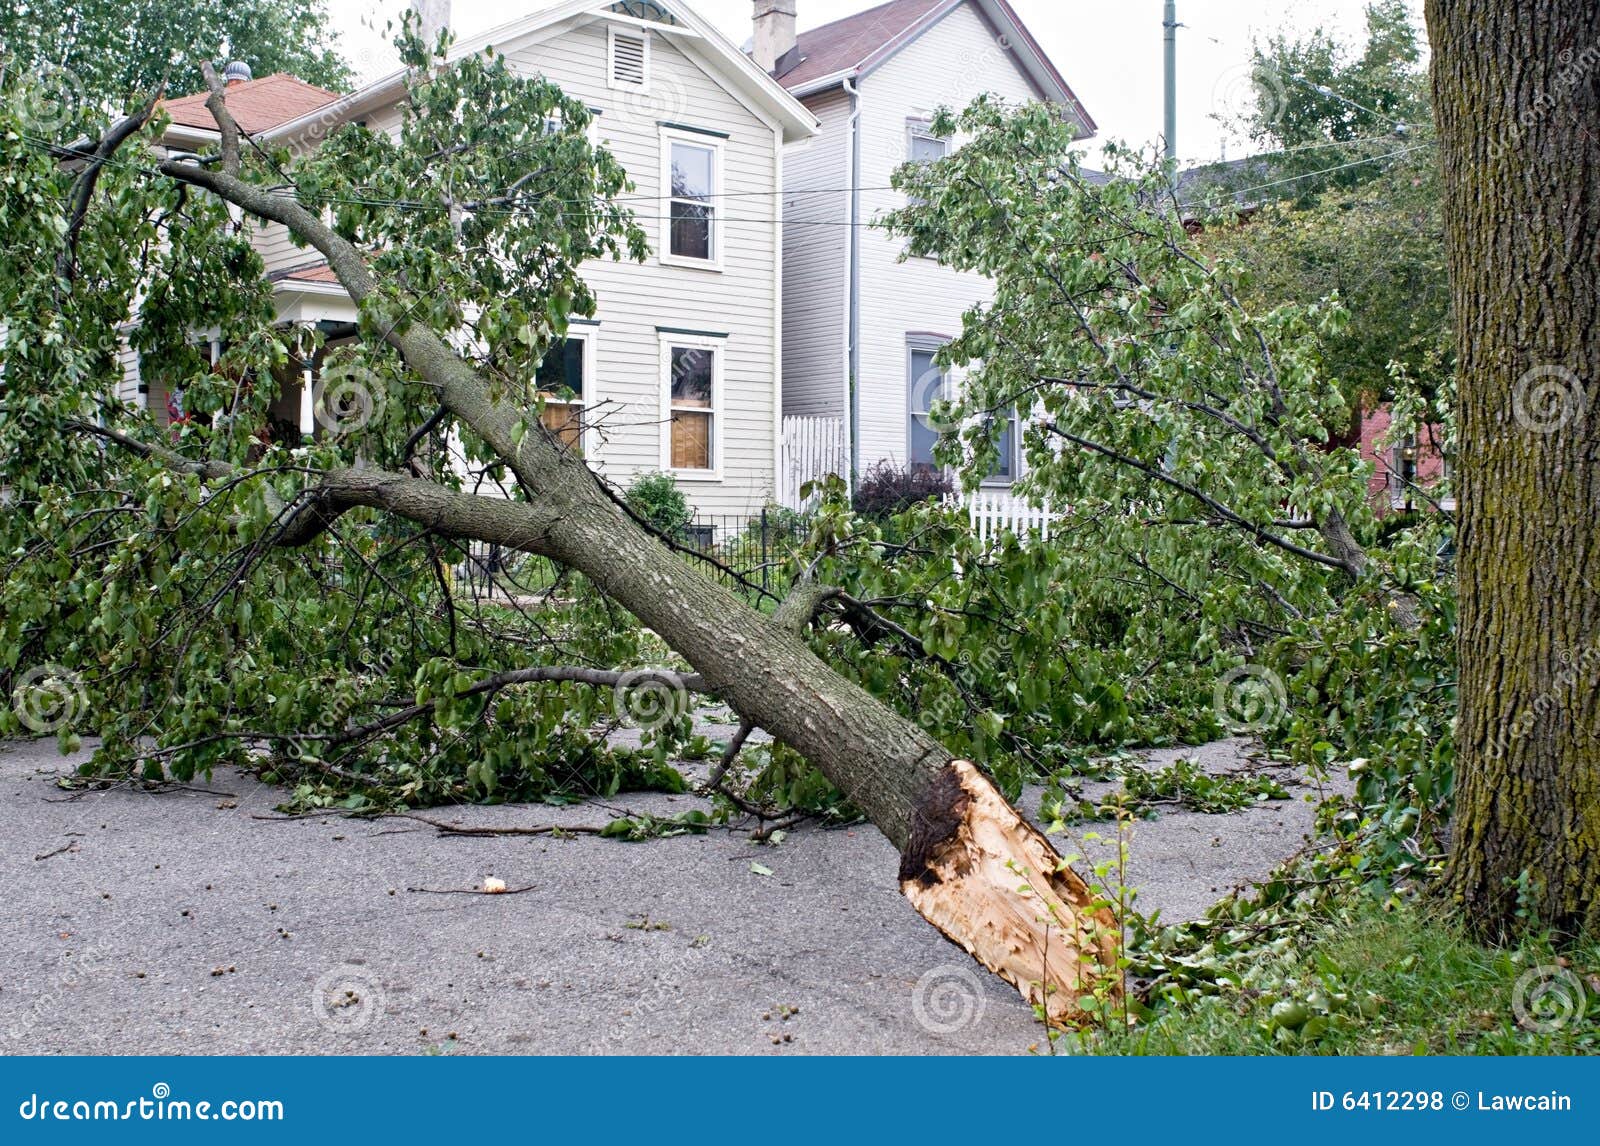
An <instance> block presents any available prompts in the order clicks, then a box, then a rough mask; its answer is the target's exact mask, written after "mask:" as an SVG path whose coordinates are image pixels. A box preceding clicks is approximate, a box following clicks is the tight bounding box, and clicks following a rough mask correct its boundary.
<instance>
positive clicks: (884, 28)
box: [778, 0, 945, 91]
mask: <svg viewBox="0 0 1600 1146" xmlns="http://www.w3.org/2000/svg"><path fill="white" fill-rule="evenodd" d="M944 2H945V0H889V3H887V4H880V5H878V6H877V7H876V8H869V9H868V10H867V11H865V12H857V13H856V14H855V15H854V16H846V17H845V18H844V19H843V20H835V21H834V22H833V23H831V24H824V25H823V26H822V27H820V28H813V29H812V30H811V31H809V32H802V33H800V36H799V48H800V63H799V65H798V66H797V67H795V68H794V69H792V70H791V71H789V72H786V73H785V74H783V75H782V76H779V77H778V82H779V83H781V84H782V85H783V86H784V87H786V88H789V89H790V90H791V91H792V90H793V89H795V88H797V87H800V86H802V85H804V84H806V83H808V82H810V81H811V80H820V79H821V78H822V77H823V76H831V75H833V74H834V73H835V72H844V71H850V70H852V69H854V68H858V67H860V66H861V65H862V64H864V63H866V62H867V61H868V60H869V59H870V58H871V57H872V56H873V55H874V54H875V53H876V52H877V51H878V50H879V49H880V48H883V47H884V46H886V45H887V44H888V43H889V42H890V41H891V40H894V39H896V38H897V37H899V36H901V35H903V34H904V33H906V32H908V31H910V30H911V29H912V28H913V27H915V26H916V24H917V22H918V21H919V20H921V19H922V18H923V17H924V16H926V15H927V14H928V13H929V12H932V11H933V10H934V9H935V8H937V7H939V6H940V5H941V4H943V3H944Z"/></svg>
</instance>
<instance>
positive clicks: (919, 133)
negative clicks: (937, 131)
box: [906, 119, 950, 205]
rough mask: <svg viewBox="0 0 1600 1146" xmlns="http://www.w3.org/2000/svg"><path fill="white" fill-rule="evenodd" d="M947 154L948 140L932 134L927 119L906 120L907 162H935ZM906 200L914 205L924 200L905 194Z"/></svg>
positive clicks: (948, 150)
mask: <svg viewBox="0 0 1600 1146" xmlns="http://www.w3.org/2000/svg"><path fill="white" fill-rule="evenodd" d="M949 154H950V141H949V140H948V139H941V138H940V137H939V136H937V135H934V134H933V129H932V127H930V126H929V124H928V122H927V120H917V119H913V120H908V121H907V122H906V162H907V163H917V164H923V163H937V162H938V161H939V160H941V159H943V158H944V157H945V156H946V155H949ZM906 202H908V203H911V204H913V205H916V204H920V203H922V202H924V200H923V199H922V198H920V197H919V196H916V195H907V196H906Z"/></svg>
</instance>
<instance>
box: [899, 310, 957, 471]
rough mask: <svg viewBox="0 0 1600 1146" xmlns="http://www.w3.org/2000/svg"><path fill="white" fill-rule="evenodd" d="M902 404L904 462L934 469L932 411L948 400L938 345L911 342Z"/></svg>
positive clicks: (935, 436) (946, 377) (947, 381)
mask: <svg viewBox="0 0 1600 1146" xmlns="http://www.w3.org/2000/svg"><path fill="white" fill-rule="evenodd" d="M908 349H909V352H910V353H909V384H908V386H907V401H906V462H907V464H908V465H910V466H911V467H913V468H915V469H927V470H932V469H937V468H938V463H937V462H936V461H935V460H934V457H933V451H934V448H935V447H936V446H938V444H939V427H940V423H939V422H938V421H937V420H936V418H935V416H934V407H935V405H936V404H937V403H939V402H943V401H946V400H948V399H949V397H950V377H949V375H948V374H947V373H946V372H945V369H944V367H942V366H940V365H939V364H938V360H937V359H938V353H939V345H938V344H937V343H935V342H931V341H919V340H916V339H913V340H911V342H910V343H909V346H908Z"/></svg>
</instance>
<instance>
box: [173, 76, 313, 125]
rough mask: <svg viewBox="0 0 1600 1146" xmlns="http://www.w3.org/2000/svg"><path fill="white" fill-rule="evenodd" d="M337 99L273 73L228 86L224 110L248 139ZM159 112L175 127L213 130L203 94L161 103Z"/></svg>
mask: <svg viewBox="0 0 1600 1146" xmlns="http://www.w3.org/2000/svg"><path fill="white" fill-rule="evenodd" d="M338 98H339V93H338V92H330V91H327V90H326V89H324V88H319V87H317V86H316V85H315V84H308V83H306V82H305V81H304V80H302V79H300V78H298V77H296V76H291V75H289V74H288V73H287V72H276V73H274V74H272V75H270V76H262V77H261V78H260V79H259V80H245V81H244V82H243V83H235V84H229V85H228V110H229V111H231V112H232V113H233V118H234V119H236V120H238V121H239V128H240V130H241V131H244V132H245V133H246V134H248V135H255V134H256V133H257V132H262V131H270V130H271V129H272V128H274V127H277V126H278V125H279V124H281V123H288V122H289V121H290V120H291V119H298V118H300V117H301V116H302V115H305V114H306V113H308V112H313V111H316V110H317V109H318V108H319V107H323V106H325V105H327V104H330V103H332V102H333V101H334V100H336V99H338ZM161 110H163V111H165V112H166V113H167V114H168V115H170V116H171V117H172V122H173V123H175V124H181V125H182V126H184V127H198V128H202V129H204V130H207V131H216V130H217V121H216V120H215V119H214V118H212V115H211V112H210V111H208V110H207V109H206V93H205V92H200V93H198V94H196V95H189V96H183V97H182V98H180V99H169V100H164V101H162V104H161Z"/></svg>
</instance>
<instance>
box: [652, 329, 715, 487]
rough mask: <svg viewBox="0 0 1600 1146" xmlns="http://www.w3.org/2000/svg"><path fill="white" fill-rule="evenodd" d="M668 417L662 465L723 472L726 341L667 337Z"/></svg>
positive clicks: (684, 471)
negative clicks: (723, 351) (722, 416)
mask: <svg viewBox="0 0 1600 1146" xmlns="http://www.w3.org/2000/svg"><path fill="white" fill-rule="evenodd" d="M661 358H662V365H663V370H664V373H665V378H664V380H663V391H664V397H665V399H666V408H667V420H666V425H665V427H664V433H663V435H662V450H663V454H664V458H663V465H662V468H663V469H668V470H671V471H673V472H675V473H678V474H687V475H691V476H693V475H700V476H714V475H716V474H717V473H718V472H719V471H720V470H721V468H722V467H721V453H722V443H721V440H720V435H721V426H720V421H721V405H722V340H721V339H719V338H711V337H700V336H689V335H671V336H667V335H664V336H663V341H662V351H661Z"/></svg>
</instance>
